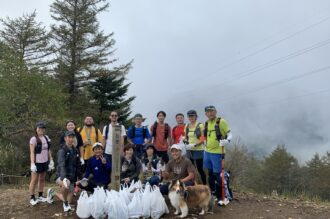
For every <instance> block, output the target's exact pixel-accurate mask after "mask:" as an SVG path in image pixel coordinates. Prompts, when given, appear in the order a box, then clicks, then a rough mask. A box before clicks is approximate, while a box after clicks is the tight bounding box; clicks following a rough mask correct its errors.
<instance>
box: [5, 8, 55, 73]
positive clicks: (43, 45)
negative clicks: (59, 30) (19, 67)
mask: <svg viewBox="0 0 330 219" xmlns="http://www.w3.org/2000/svg"><path fill="white" fill-rule="evenodd" d="M36 15H37V14H36V12H35V11H34V12H33V13H31V14H24V15H23V16H22V17H19V18H14V19H11V18H9V17H7V18H6V19H0V22H1V24H2V26H3V29H2V30H0V38H1V40H2V41H3V43H5V44H6V45H7V46H9V47H10V48H11V49H13V50H14V51H15V52H16V53H17V57H18V58H19V59H20V60H21V61H24V62H25V63H26V65H27V66H28V67H29V68H34V67H37V68H40V67H42V68H44V67H46V66H47V65H49V64H50V63H51V61H50V58H49V57H50V55H51V54H52V53H53V48H52V46H51V43H50V34H49V33H48V32H47V30H46V28H45V27H44V26H42V24H41V23H38V22H37V21H36Z"/></svg>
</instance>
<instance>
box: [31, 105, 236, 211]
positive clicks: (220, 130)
mask: <svg viewBox="0 0 330 219" xmlns="http://www.w3.org/2000/svg"><path fill="white" fill-rule="evenodd" d="M205 115H206V117H207V118H208V119H207V121H206V122H205V123H204V124H203V123H201V122H198V115H197V112H196V111H195V110H189V111H188V112H187V116H188V119H189V122H188V123H186V124H185V123H184V115H183V114H182V113H178V114H177V115H176V117H175V118H176V122H177V124H176V126H175V127H174V128H171V126H170V125H169V124H167V123H166V122H165V118H166V113H165V112H164V111H159V112H158V113H157V121H156V122H155V123H154V124H152V125H151V127H150V129H148V128H147V126H144V125H142V123H143V121H144V118H143V116H142V115H141V114H136V115H135V116H134V124H133V125H132V126H130V127H129V128H128V129H127V130H126V129H125V127H124V126H123V125H121V124H119V123H118V112H117V111H112V112H111V113H110V116H109V119H110V123H109V124H108V125H106V126H104V128H103V131H102V132H101V131H100V130H99V129H98V128H97V127H95V126H94V121H93V118H92V117H91V116H87V117H86V118H85V120H84V125H83V126H82V127H76V123H75V122H74V121H73V120H69V121H67V122H66V130H65V131H64V132H63V135H62V136H61V139H60V149H59V150H58V152H57V162H56V165H55V162H54V160H53V156H52V147H51V144H52V141H51V139H50V138H49V137H48V136H47V135H46V134H45V130H46V129H45V128H46V126H45V123H43V122H38V123H37V125H36V134H35V135H34V136H33V137H32V138H31V139H30V159H31V172H32V174H31V182H30V186H29V192H30V195H31V197H30V204H31V205H36V204H37V203H38V202H48V203H52V202H53V200H54V196H56V197H57V198H58V199H59V200H61V201H62V202H63V209H64V211H65V212H67V211H70V210H72V208H71V207H70V204H71V203H72V201H73V195H74V193H77V192H79V191H80V190H81V189H82V190H86V191H89V192H92V193H93V191H94V188H96V187H97V186H101V187H103V188H105V189H107V188H108V186H109V184H110V183H111V177H110V176H111V168H112V156H113V153H112V148H113V145H112V144H113V143H112V135H113V133H112V132H113V129H112V127H113V126H114V125H120V127H121V128H120V129H121V131H120V133H121V134H120V146H121V153H122V155H121V157H120V159H121V160H120V161H121V166H120V167H121V173H120V181H121V183H122V184H125V183H126V184H128V185H129V184H130V183H132V182H133V181H135V182H136V181H137V180H141V181H142V182H143V183H146V182H149V183H150V185H152V186H153V185H156V186H159V188H160V191H161V193H162V194H163V195H167V194H168V192H169V189H168V185H169V182H170V180H174V179H176V180H180V181H181V182H182V183H184V184H185V185H186V186H194V185H195V184H196V181H197V179H199V181H200V183H202V184H204V185H207V183H208V185H209V187H210V190H211V192H212V195H213V196H214V198H215V199H216V200H217V202H218V204H219V205H223V204H225V205H226V204H228V202H229V201H230V200H231V198H232V196H231V194H228V192H227V191H226V190H225V189H227V190H228V183H229V182H228V173H227V172H224V158H225V153H226V151H225V147H226V146H227V145H228V144H229V142H230V140H231V139H232V134H231V132H230V129H229V126H228V124H227V122H226V120H225V119H223V118H220V117H217V110H216V108H215V107H214V106H207V107H205ZM125 142H126V143H125ZM55 167H56V184H57V185H58V186H59V192H55V190H54V189H52V188H49V189H48V190H47V197H44V196H43V191H44V185H45V175H46V172H47V171H49V170H54V169H55ZM198 175H199V177H198ZM225 178H226V179H227V180H226V179H225ZM37 185H38V192H39V194H38V197H36V196H35V190H36V186H37Z"/></svg>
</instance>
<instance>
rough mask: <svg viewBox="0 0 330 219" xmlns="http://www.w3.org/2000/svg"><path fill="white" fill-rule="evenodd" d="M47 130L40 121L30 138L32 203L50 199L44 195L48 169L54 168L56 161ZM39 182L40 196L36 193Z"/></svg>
mask: <svg viewBox="0 0 330 219" xmlns="http://www.w3.org/2000/svg"><path fill="white" fill-rule="evenodd" d="M45 130H46V125H45V123H43V122H38V123H37V125H36V134H35V135H34V136H33V137H32V138H31V139H30V161H31V181H30V185H29V192H30V204H31V205H36V204H37V203H38V202H46V201H48V199H47V198H45V197H43V190H44V186H45V176H46V172H47V170H52V169H54V161H53V157H52V153H51V149H50V148H51V144H50V139H49V137H48V136H47V135H45ZM37 184H38V191H39V197H38V198H36V197H35V195H34V193H35V187H36V185H37ZM48 202H49V201H48ZM49 203H50V202H49Z"/></svg>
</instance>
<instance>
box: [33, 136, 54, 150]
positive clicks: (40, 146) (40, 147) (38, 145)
mask: <svg viewBox="0 0 330 219" xmlns="http://www.w3.org/2000/svg"><path fill="white" fill-rule="evenodd" d="M44 137H45V139H46V142H47V146H48V151H49V149H50V146H51V144H50V142H49V140H48V136H47V135H44ZM35 138H36V139H37V144H36V146H35V148H34V153H35V154H40V153H41V151H42V141H41V139H40V138H39V136H38V135H35Z"/></svg>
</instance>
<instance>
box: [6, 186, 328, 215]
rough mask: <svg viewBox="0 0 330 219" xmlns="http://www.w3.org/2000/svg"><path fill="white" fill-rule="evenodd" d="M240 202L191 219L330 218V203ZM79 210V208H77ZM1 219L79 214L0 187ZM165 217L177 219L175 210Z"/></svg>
mask: <svg viewBox="0 0 330 219" xmlns="http://www.w3.org/2000/svg"><path fill="white" fill-rule="evenodd" d="M234 195H235V197H236V199H235V200H234V201H232V202H231V203H230V204H229V205H227V206H226V207H218V206H216V207H215V209H214V214H208V215H206V216H203V217H202V216H199V215H198V211H199V210H198V209H190V212H189V215H188V217H187V218H191V219H192V218H202V219H204V218H205V219H219V218H225V219H240V218H244V219H249V218H253V219H254V218H255V219H282V218H284V219H299V218H300V219H309V218H311V219H330V204H327V203H322V204H319V203H313V202H306V201H302V200H287V199H280V198H278V197H266V196H260V195H256V194H252V193H234ZM74 207H76V206H74ZM0 209H1V210H0V218H1V219H6V218H10V219H14V218H15V219H26V218H28V219H44V218H55V219H60V218H65V219H73V218H78V217H77V216H76V214H75V212H71V213H68V214H64V213H63V209H62V203H61V202H60V201H55V202H54V203H53V204H51V205H49V204H46V203H42V204H38V205H36V206H33V207H32V206H30V204H29V195H28V191H27V190H26V189H11V188H1V187H0ZM169 209H170V214H169V215H165V216H164V217H163V218H175V216H174V215H173V212H174V210H173V208H171V207H170V205H169Z"/></svg>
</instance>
